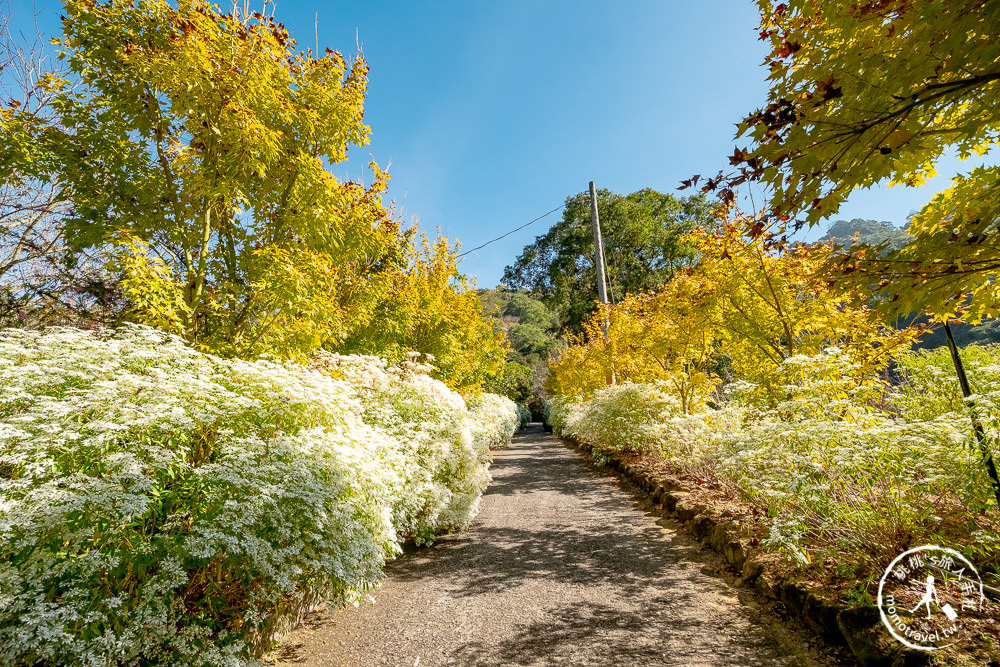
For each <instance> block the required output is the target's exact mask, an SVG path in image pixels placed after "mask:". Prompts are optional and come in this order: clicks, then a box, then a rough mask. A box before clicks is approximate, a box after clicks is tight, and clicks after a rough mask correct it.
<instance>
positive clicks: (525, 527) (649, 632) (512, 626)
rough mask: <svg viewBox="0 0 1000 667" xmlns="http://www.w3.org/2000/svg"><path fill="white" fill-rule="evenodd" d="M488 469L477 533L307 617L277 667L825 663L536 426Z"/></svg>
mask: <svg viewBox="0 0 1000 667" xmlns="http://www.w3.org/2000/svg"><path fill="white" fill-rule="evenodd" d="M492 472H493V478H494V481H493V484H492V485H491V486H490V488H489V489H487V491H486V493H485V494H484V495H483V502H482V509H481V512H480V514H479V516H478V518H477V519H476V520H475V521H474V522H473V525H472V526H471V527H470V528H469V529H468V530H466V531H464V532H462V533H459V534H455V535H447V536H444V537H442V539H441V540H440V541H439V542H438V543H437V544H436V545H435V546H434V547H432V548H430V549H422V550H420V551H418V552H417V553H415V554H411V555H409V556H405V557H402V558H400V559H398V560H396V561H394V562H393V563H390V564H389V565H388V566H387V568H386V575H387V578H386V580H385V583H384V585H383V587H382V589H381V590H380V591H378V592H377V594H376V596H375V597H376V602H375V603H374V604H363V605H361V606H360V607H358V608H353V607H349V608H347V609H344V610H340V611H333V612H326V611H323V612H317V613H314V614H312V615H311V616H310V617H309V618H307V619H306V621H305V623H304V624H303V625H302V626H301V627H300V628H299V629H297V630H296V631H295V632H293V633H292V634H290V635H289V636H288V637H286V638H285V640H284V641H283V642H282V644H281V646H280V647H279V648H278V649H277V650H276V651H275V654H274V655H275V657H276V659H277V662H278V664H280V665H352V666H354V665H357V666H366V665H401V666H403V665H405V666H410V667H420V666H431V665H468V666H470V667H471V666H477V667H478V666H493V665H496V666H500V665H556V664H558V665H823V664H827V660H828V658H824V657H823V656H822V655H821V654H819V653H817V652H816V651H814V650H813V649H810V648H808V647H807V646H806V645H805V643H804V642H803V640H802V639H801V638H800V637H799V636H798V635H794V634H790V633H788V632H787V631H786V630H784V629H783V628H782V626H781V624H780V623H779V622H776V621H775V619H774V617H773V616H771V615H770V614H767V613H764V612H762V610H761V609H760V608H759V607H757V606H756V603H755V602H754V600H753V599H752V596H750V595H749V593H747V592H745V591H738V589H736V588H733V587H732V586H730V585H729V584H727V583H726V582H725V581H724V580H723V579H721V578H720V577H718V576H714V575H713V574H712V572H713V569H714V568H715V567H716V566H717V564H718V563H717V561H716V560H714V557H713V556H711V555H709V554H707V553H706V552H705V551H703V550H702V549H701V548H700V547H699V546H698V544H697V543H696V542H695V541H694V540H692V539H691V538H689V537H687V536H686V535H684V534H682V533H679V532H677V531H676V530H675V528H676V524H674V523H673V522H671V521H669V520H665V519H663V518H661V517H659V516H658V515H656V514H654V513H652V512H650V511H647V510H645V509H644V508H643V507H642V505H641V504H640V503H639V502H637V500H636V497H635V496H634V495H633V494H632V493H631V492H629V491H628V490H627V489H624V488H622V487H621V486H620V485H619V483H618V482H617V481H616V480H615V479H614V478H611V477H608V476H606V475H603V474H601V473H600V472H597V471H595V470H593V469H592V468H591V467H590V466H589V465H588V464H587V462H586V461H585V459H584V458H583V456H582V455H581V454H580V453H579V452H577V451H575V450H571V449H569V448H568V447H566V446H565V445H563V444H562V443H561V442H560V441H559V439H558V438H555V437H553V436H551V435H547V434H544V433H542V429H541V427H540V426H538V425H533V426H532V427H530V428H529V429H527V430H525V431H523V432H522V433H520V434H518V435H517V436H515V438H514V442H513V444H512V445H511V447H510V448H509V449H507V450H504V451H500V452H496V457H495V460H494V463H493V466H492ZM741 597H742V598H744V602H745V603H746V604H743V603H741V601H740V598H741Z"/></svg>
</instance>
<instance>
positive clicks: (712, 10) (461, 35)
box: [12, 0, 959, 287]
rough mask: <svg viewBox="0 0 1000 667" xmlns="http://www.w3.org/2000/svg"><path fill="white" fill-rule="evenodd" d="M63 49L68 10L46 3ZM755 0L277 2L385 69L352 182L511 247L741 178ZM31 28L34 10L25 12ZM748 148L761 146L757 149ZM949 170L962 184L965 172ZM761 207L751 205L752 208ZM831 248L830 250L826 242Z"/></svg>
mask: <svg viewBox="0 0 1000 667" xmlns="http://www.w3.org/2000/svg"><path fill="white" fill-rule="evenodd" d="M37 1H38V3H39V4H38V7H39V9H40V10H41V14H40V17H39V23H40V26H41V27H42V29H43V31H46V32H48V33H51V34H50V35H48V36H53V35H54V32H55V31H57V30H58V21H57V17H58V12H59V4H58V3H56V2H50V1H49V0H37ZM755 7H756V5H755V3H753V2H752V1H750V0H708V1H702V2H680V1H678V0H629V1H627V2H616V3H611V2H593V1H588V0H574V1H558V2H557V1H549V2H546V1H544V0H535V1H533V2H527V1H520V0H515V1H506V2H494V3H484V2H469V1H468V0H466V1H464V2H451V1H448V2H444V1H442V2H422V3H418V2H412V1H410V2H396V1H391V2H390V1H382V2H360V1H358V0H354V1H353V2H346V1H341V0H336V1H332V2H323V3H308V2H303V1H301V0H278V4H277V6H276V10H275V15H276V18H277V19H278V20H279V21H281V22H283V23H284V24H285V25H286V26H287V27H288V28H289V30H290V31H291V34H292V36H293V37H295V38H296V39H297V40H298V41H299V45H300V47H302V48H305V47H307V46H313V45H314V44H315V42H316V41H317V38H318V42H319V47H320V49H323V48H326V47H330V48H333V49H335V50H338V51H341V52H342V53H344V54H345V55H347V56H350V55H352V54H355V53H356V52H357V46H356V45H357V44H360V46H361V48H362V50H363V51H364V56H365V58H366V60H367V61H368V63H369V65H370V67H371V72H370V76H369V95H368V101H367V111H366V122H367V123H368V125H370V126H371V128H372V141H371V144H370V145H369V146H367V147H364V148H355V149H354V150H353V152H352V157H351V159H350V160H349V162H348V163H346V164H341V165H337V167H336V172H337V173H338V175H339V176H341V177H343V178H351V179H355V180H358V179H365V178H367V173H366V172H367V169H366V166H365V165H366V164H367V162H368V160H369V159H370V158H369V155H368V154H369V153H371V154H372V155H373V156H374V158H375V160H376V161H377V162H378V163H379V164H381V165H382V166H385V165H386V164H390V166H389V172H390V174H391V175H392V182H391V185H390V190H389V196H390V197H391V198H392V199H393V200H394V201H395V202H396V209H397V213H398V214H399V215H400V216H401V217H402V218H403V219H405V220H407V221H419V224H420V226H421V228H422V229H424V230H425V231H428V232H431V233H434V231H435V228H440V230H441V232H442V233H443V234H445V235H447V236H449V237H453V238H457V239H459V240H461V242H462V244H463V247H464V248H465V249H470V248H473V247H475V246H478V245H480V244H482V243H484V242H486V241H488V240H490V239H492V238H495V237H497V236H500V235H501V234H503V233H504V232H507V231H509V230H511V229H513V228H515V227H517V226H519V225H521V224H523V223H525V222H527V221H529V220H531V219H533V218H536V217H538V216H539V215H541V214H543V213H545V212H546V211H549V210H550V209H552V208H554V207H556V206H558V205H559V204H561V203H562V202H563V200H564V199H565V198H566V197H567V196H569V195H572V194H575V193H577V192H582V191H584V190H586V188H587V183H588V182H589V181H591V180H593V181H595V182H596V183H597V185H598V187H603V188H608V189H610V190H613V191H616V192H620V193H628V192H633V191H635V190H638V189H640V188H644V187H651V188H654V189H657V190H660V191H663V192H672V193H675V194H677V195H682V194H686V192H684V193H680V192H676V191H675V188H676V187H677V186H678V185H679V184H680V180H681V179H684V178H688V177H690V176H691V175H692V174H696V173H697V174H704V175H710V174H714V173H715V172H717V171H718V170H719V169H721V168H724V167H726V166H727V164H728V162H727V160H726V156H727V155H730V154H732V152H733V147H734V146H735V145H736V144H735V142H734V139H733V136H734V134H735V124H736V123H737V122H738V121H739V120H740V119H741V118H742V117H743V116H744V115H745V114H747V113H749V112H751V111H753V110H754V109H756V108H757V107H759V106H761V105H762V104H763V103H764V101H765V99H766V91H767V87H766V81H765V76H766V72H765V70H764V69H763V68H762V67H760V63H761V62H762V61H763V58H764V55H765V50H764V46H763V44H762V43H761V42H759V41H758V40H757V31H756V26H757V23H758V16H757V14H756V12H755ZM12 11H13V16H14V19H15V21H16V23H17V24H23V22H25V21H27V20H29V19H30V15H31V13H32V12H31V0H13V4H12ZM741 145H745V142H742V143H741ZM958 168H959V167H958V165H957V163H955V162H954V161H953V160H948V161H946V164H943V165H942V168H941V172H942V173H943V174H944V175H945V176H949V175H951V174H953V173H954V172H955V171H956V170H957V169H958ZM946 184H947V178H945V177H939V178H938V179H936V180H935V181H933V182H932V183H931V184H930V185H929V186H926V187H924V188H921V189H908V188H891V189H888V190H885V189H879V190H873V191H865V192H859V193H856V194H855V195H854V196H853V197H852V198H851V200H849V202H848V203H847V204H846V205H845V206H844V207H843V208H842V209H841V212H840V213H839V214H837V215H835V216H834V219H838V218H847V219H850V218H855V217H863V218H875V219H879V220H890V221H892V222H894V223H896V224H897V225H899V224H902V223H903V222H904V221H905V218H906V215H907V214H908V213H909V212H911V211H912V210H915V209H917V208H919V207H920V206H922V205H923V204H924V203H926V202H927V201H928V200H929V199H930V197H931V195H932V194H933V192H934V191H936V190H939V189H942V188H943V187H944V186H945V185H946ZM744 205H745V206H746V207H747V208H750V206H751V204H750V202H749V201H747V202H744ZM558 215H559V214H558V213H556V214H553V215H552V216H550V217H549V218H546V219H545V220H543V221H540V222H538V223H535V224H534V225H532V226H530V227H528V228H526V229H524V230H522V231H520V232H518V233H516V234H513V235H511V236H509V237H507V238H506V239H504V240H502V241H500V242H497V243H494V244H492V245H490V246H488V247H487V248H483V249H481V250H477V251H475V252H473V253H471V254H469V255H468V256H466V257H465V258H464V260H463V264H462V267H461V268H462V270H463V271H464V272H465V273H468V274H470V275H475V276H476V277H477V279H478V283H479V285H480V286H481V287H493V286H495V285H496V284H497V282H498V281H499V280H500V276H501V274H502V273H503V268H504V266H505V265H506V264H508V263H510V262H511V261H512V260H513V259H514V257H516V256H517V254H518V253H519V252H520V250H521V249H522V248H523V247H524V245H525V244H527V243H530V242H531V241H532V240H533V239H534V238H535V236H537V235H539V234H542V233H544V232H545V230H546V228H547V226H548V225H549V224H552V223H553V222H555V220H556V219H557V216H558ZM814 235H815V234H814Z"/></svg>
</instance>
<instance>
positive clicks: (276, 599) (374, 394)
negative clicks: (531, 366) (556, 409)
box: [0, 0, 523, 665]
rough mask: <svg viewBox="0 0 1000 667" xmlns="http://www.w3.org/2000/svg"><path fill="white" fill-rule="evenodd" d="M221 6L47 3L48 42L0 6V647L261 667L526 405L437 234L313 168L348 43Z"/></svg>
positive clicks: (418, 531) (334, 125) (336, 109)
mask: <svg viewBox="0 0 1000 667" xmlns="http://www.w3.org/2000/svg"><path fill="white" fill-rule="evenodd" d="M239 8H240V5H234V6H233V11H232V13H225V12H224V10H222V9H220V8H219V7H218V6H217V5H211V4H209V3H207V2H202V1H200V0H182V1H181V2H177V3H174V2H166V1H163V0H140V1H139V2H136V3H118V2H89V1H84V2H80V1H77V0H66V2H65V3H64V7H63V18H62V21H63V33H62V35H61V37H60V38H59V39H57V40H55V43H54V47H55V50H56V54H55V55H53V56H50V55H49V54H50V50H49V49H48V48H47V47H43V46H42V44H43V42H42V41H41V40H39V41H37V42H33V41H32V40H30V39H24V38H23V37H22V36H21V35H20V34H17V35H15V34H13V33H12V32H11V31H8V30H7V29H6V28H7V24H6V21H7V20H9V15H6V13H4V14H5V16H4V17H3V19H2V20H3V21H4V23H3V24H2V25H0V47H2V49H0V55H2V57H3V60H2V61H0V88H2V89H3V90H4V91H5V95H4V99H3V100H2V101H0V174H2V175H3V176H2V182H0V664H4V665H35V664H49V665H134V664H142V665H151V664H170V665H180V664H189V665H206V664H210V665H236V664H258V663H259V660H258V659H257V656H260V655H262V654H263V653H265V652H266V651H268V650H270V648H271V647H272V645H273V643H274V641H276V640H277V639H278V638H279V637H280V635H281V633H282V632H285V631H287V630H288V629H289V626H290V624H291V623H293V622H294V621H295V620H296V618H297V614H299V613H300V612H301V611H303V610H304V609H306V608H308V607H309V606H312V605H315V604H319V603H321V602H324V601H329V602H330V603H332V604H345V603H348V602H353V601H357V600H360V599H364V598H365V597H366V595H367V594H368V593H369V592H370V591H372V590H373V589H374V588H376V587H377V586H378V583H379V580H380V578H381V568H382V566H383V564H384V563H385V561H386V560H387V559H390V558H393V557H395V556H396V555H398V554H399V553H400V552H401V547H402V545H403V544H404V543H405V542H407V541H411V542H413V543H415V544H416V545H424V544H429V543H431V542H433V541H434V539H435V536H437V535H438V534H440V533H442V532H445V531H451V530H460V529H462V528H464V527H465V526H467V525H468V523H469V521H470V520H471V519H472V518H473V517H474V516H475V514H476V512H477V510H478V506H479V498H480V494H481V493H482V491H483V489H484V488H485V487H486V485H487V484H488V483H489V481H490V475H489V470H488V468H489V462H490V458H491V455H490V449H492V448H499V447H503V446H505V445H506V443H507V442H509V441H510V438H511V436H512V434H513V432H514V430H515V429H516V428H517V426H518V424H519V422H520V421H521V420H522V419H523V416H522V415H520V414H519V413H518V410H517V407H516V406H515V405H514V403H513V402H511V401H510V400H508V399H507V398H504V397H501V396H496V395H492V394H488V393H485V392H484V387H485V386H486V385H488V384H489V383H491V382H494V381H495V379H496V377H497V376H498V375H499V374H500V373H501V372H502V369H503V364H504V361H505V357H506V354H507V352H508V346H507V343H506V341H505V339H504V336H503V335H502V333H499V332H496V331H494V330H493V327H492V325H491V323H490V322H489V321H487V319H486V318H484V317H483V316H482V314H481V309H480V304H479V301H478V299H477V295H476V290H475V285H474V284H473V282H472V281H471V280H469V279H467V278H466V277H464V276H462V275H461V274H460V273H459V272H458V269H457V262H458V258H457V254H456V245H455V244H454V243H453V242H452V241H450V240H449V239H446V238H440V237H439V238H428V237H425V236H424V235H422V234H421V233H420V230H419V229H417V228H416V227H415V226H406V225H403V224H402V223H401V222H400V221H399V220H398V219H397V218H395V217H394V214H393V211H392V210H391V208H390V207H387V206H386V205H384V203H383V201H382V195H383V192H384V189H385V185H386V182H387V180H388V178H389V175H388V174H387V173H385V172H384V171H383V170H382V169H381V168H380V167H379V166H378V165H377V164H374V163H372V164H371V165H370V179H369V184H368V185H363V184H361V183H356V182H349V181H341V180H338V179H337V178H336V177H335V176H334V174H333V172H332V170H331V169H332V167H333V165H336V164H337V163H341V162H343V161H344V160H345V159H346V158H347V154H348V151H349V150H350V149H351V148H356V147H361V146H364V145H365V144H366V143H367V142H368V136H369V133H370V129H369V128H368V127H367V126H366V125H364V123H363V122H362V118H363V113H364V100H365V93H366V86H367V72H368V66H367V64H366V63H365V61H364V59H363V58H362V57H361V56H360V55H359V56H357V57H355V58H353V59H346V58H344V57H343V56H342V55H341V54H340V53H337V52H335V51H332V50H329V49H328V50H326V51H325V52H324V53H313V52H312V51H311V50H306V51H303V50H299V49H298V47H297V46H296V43H295V41H294V39H292V38H291V36H290V35H289V34H288V32H287V30H286V29H285V28H284V27H283V26H282V25H281V24H280V23H278V22H277V21H276V20H275V18H274V17H273V16H265V15H262V14H260V13H256V12H253V13H250V14H243V13H241V12H240V10H239ZM46 41H47V40H46ZM234 63H237V64H238V65H234ZM2 327H7V328H2Z"/></svg>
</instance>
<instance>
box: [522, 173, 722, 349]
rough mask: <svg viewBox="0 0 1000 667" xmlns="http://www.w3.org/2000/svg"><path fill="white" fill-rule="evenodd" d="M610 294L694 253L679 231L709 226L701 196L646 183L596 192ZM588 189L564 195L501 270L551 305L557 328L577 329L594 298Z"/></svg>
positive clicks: (645, 281)
mask: <svg viewBox="0 0 1000 667" xmlns="http://www.w3.org/2000/svg"><path fill="white" fill-rule="evenodd" d="M597 200H598V208H599V216H600V221H601V230H602V234H603V237H604V255H605V261H606V262H607V264H608V277H609V280H610V283H611V293H612V295H613V296H614V297H615V298H616V299H621V298H624V297H625V295H626V294H629V293H633V292H638V291H641V290H645V289H651V288H654V287H657V286H659V285H662V284H664V283H665V282H666V281H668V280H669V279H670V277H671V276H672V275H673V274H674V272H676V271H677V270H678V269H679V268H681V267H683V266H687V265H688V264H690V263H691V262H692V260H693V259H694V258H695V251H694V248H693V246H691V245H690V244H689V243H685V242H684V241H682V239H681V237H682V236H683V235H684V234H686V233H687V232H689V231H691V230H693V229H694V228H695V227H698V226H706V227H713V226H714V225H715V220H714V218H713V217H712V215H711V208H712V204H711V202H710V201H709V200H708V199H706V198H705V197H704V196H701V195H698V196H694V197H685V198H682V199H677V198H675V197H673V196H672V195H669V194H663V193H660V192H657V191H655V190H652V189H649V188H646V189H644V190H639V191H638V192H633V193H632V194H630V195H619V194H615V193H613V192H611V191H609V190H604V189H602V190H599V191H598V193H597ZM593 246H594V237H593V232H592V227H591V215H590V195H589V193H586V192H581V193H580V194H577V195H574V196H571V197H568V198H567V199H566V208H565V210H564V212H563V217H562V220H561V221H559V222H557V223H556V224H555V225H553V226H552V227H551V228H550V229H549V231H548V232H546V233H545V234H543V235H542V236H539V237H537V238H536V239H535V241H534V242H533V243H531V244H529V245H528V246H526V247H525V248H524V250H523V251H522V252H521V254H520V255H519V256H518V258H517V259H516V260H515V261H514V263H513V264H511V265H510V266H508V267H507V268H506V269H505V270H504V276H503V281H504V283H505V284H506V285H507V286H508V287H513V288H525V289H529V290H532V291H533V292H534V293H535V294H537V295H538V296H539V297H541V298H542V300H543V301H544V302H545V303H546V305H548V306H549V307H550V308H552V309H553V310H554V311H555V312H556V313H557V315H558V317H559V323H560V326H561V327H562V328H566V329H569V330H570V331H573V332H579V331H582V326H583V322H584V321H585V320H586V319H587V318H588V317H589V316H590V315H591V314H593V313H594V312H595V302H596V301H597V278H596V265H595V263H594V248H593Z"/></svg>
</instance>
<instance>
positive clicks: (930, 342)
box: [821, 218, 1000, 350]
mask: <svg viewBox="0 0 1000 667" xmlns="http://www.w3.org/2000/svg"><path fill="white" fill-rule="evenodd" d="M909 238H910V235H909V234H908V233H907V232H906V228H905V227H903V228H900V227H896V226H895V225H893V224H892V223H891V222H887V221H885V220H881V221H879V220H865V219H863V218H854V219H853V220H837V221H836V222H834V223H833V224H831V225H830V228H829V229H827V231H826V236H824V237H823V238H822V239H821V241H823V242H824V243H832V244H838V245H843V246H847V247H850V246H852V245H854V243H855V242H861V243H867V244H869V245H878V244H879V243H882V242H884V241H888V242H889V246H888V247H887V248H886V249H887V250H891V249H896V248H901V247H903V246H904V245H906V243H907V241H908V240H909ZM904 320H905V321H904ZM911 321H915V322H923V323H925V324H928V325H930V322H929V321H928V319H927V318H926V317H913V316H911V317H908V318H900V320H899V321H898V322H897V324H896V326H906V324H908V323H909V322H911ZM932 328H933V329H934V330H933V331H930V332H928V333H925V334H924V335H923V336H922V337H921V339H920V341H919V342H918V343H917V344H916V345H914V347H916V348H923V349H928V350H932V349H935V348H938V347H941V346H943V345H947V344H948V342H947V339H946V338H945V334H944V329H943V328H942V327H941V326H940V325H938V326H937V327H932ZM951 328H952V333H954V334H955V343H956V344H957V345H958V346H959V347H964V346H966V345H968V344H970V343H978V344H979V345H987V344H991V343H1000V320H989V321H986V322H983V323H982V324H980V325H978V326H974V327H973V326H969V325H967V324H954V325H952V327H951Z"/></svg>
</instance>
